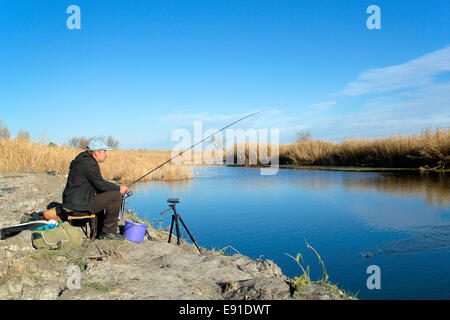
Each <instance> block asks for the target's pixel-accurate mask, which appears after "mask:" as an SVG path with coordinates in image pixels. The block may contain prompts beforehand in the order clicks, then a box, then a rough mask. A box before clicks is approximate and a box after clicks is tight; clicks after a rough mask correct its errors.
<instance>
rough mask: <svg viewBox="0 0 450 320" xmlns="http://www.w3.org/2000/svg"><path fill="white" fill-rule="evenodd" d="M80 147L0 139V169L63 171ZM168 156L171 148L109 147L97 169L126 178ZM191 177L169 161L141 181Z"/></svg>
mask: <svg viewBox="0 0 450 320" xmlns="http://www.w3.org/2000/svg"><path fill="white" fill-rule="evenodd" d="M82 151H83V150H81V149H74V148H70V147H66V146H56V145H53V146H49V145H47V144H43V143H38V142H32V141H29V140H28V139H21V138H16V139H1V140H0V171H9V172H24V171H34V172H50V171H56V172H58V173H59V174H63V175H65V174H68V172H69V166H70V162H71V161H72V160H73V159H74V158H75V157H76V156H77V155H78V154H79V153H80V152H82ZM170 157H171V152H170V151H147V150H140V151H136V150H112V151H108V153H107V159H106V161H104V162H103V163H101V164H100V170H101V172H102V175H103V177H104V178H105V179H108V180H115V181H120V182H129V181H132V180H135V179H137V178H139V177H141V176H143V175H144V174H146V173H147V172H149V171H150V170H151V169H153V168H154V167H156V166H157V165H159V164H161V163H162V162H164V161H166V160H168V159H169V158H170ZM192 177H193V173H192V169H191V168H189V167H184V166H179V165H174V164H171V163H168V164H167V165H165V166H164V167H162V168H161V169H159V170H156V171H155V172H154V173H152V174H150V175H148V176H147V177H145V178H144V179H143V180H142V181H149V180H165V181H171V180H183V179H190V178H192Z"/></svg>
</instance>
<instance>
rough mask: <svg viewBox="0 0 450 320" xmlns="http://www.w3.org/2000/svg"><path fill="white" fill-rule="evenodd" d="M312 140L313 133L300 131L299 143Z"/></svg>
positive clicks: (298, 133) (298, 135)
mask: <svg viewBox="0 0 450 320" xmlns="http://www.w3.org/2000/svg"><path fill="white" fill-rule="evenodd" d="M308 140H311V132H310V131H308V130H300V131H298V132H297V142H300V141H308Z"/></svg>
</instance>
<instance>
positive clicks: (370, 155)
mask: <svg viewBox="0 0 450 320" xmlns="http://www.w3.org/2000/svg"><path fill="white" fill-rule="evenodd" d="M273 147H274V146H268V147H267V146H266V145H258V144H251V143H245V144H238V145H235V146H234V150H232V149H230V150H228V151H227V152H228V153H230V152H233V151H234V159H235V162H234V163H237V164H245V165H250V164H255V165H261V164H264V161H261V160H264V159H260V156H259V155H260V152H259V150H260V148H263V149H262V154H265V153H266V151H265V150H266V148H267V150H268V152H267V153H268V155H269V156H270V154H271V149H273ZM238 150H242V151H241V152H238ZM242 155H245V156H242ZM243 158H244V159H243ZM252 159H253V161H252ZM279 163H280V164H281V165H285V166H293V167H302V166H303V167H305V166H322V167H324V166H326V167H330V168H333V167H334V168H335V169H336V168H337V167H353V169H352V170H356V168H368V169H369V168H372V169H374V168H403V169H410V168H416V169H417V168H420V167H422V168H424V169H428V168H432V169H435V170H444V169H448V168H449V166H450V129H449V128H437V129H435V130H434V131H432V130H431V129H427V130H424V131H422V132H421V133H419V134H411V135H396V136H389V137H385V138H376V139H347V140H344V141H342V142H340V143H337V142H330V141H326V140H300V141H296V142H294V143H290V144H285V145H280V146H279Z"/></svg>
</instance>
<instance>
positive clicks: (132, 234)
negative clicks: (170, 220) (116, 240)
mask: <svg viewBox="0 0 450 320" xmlns="http://www.w3.org/2000/svg"><path fill="white" fill-rule="evenodd" d="M146 232H147V226H146V225H145V224H142V223H137V222H134V221H125V227H124V232H123V234H124V236H125V237H127V240H129V241H133V242H142V241H143V240H144V237H145V233H146Z"/></svg>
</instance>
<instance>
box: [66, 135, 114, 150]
mask: <svg viewBox="0 0 450 320" xmlns="http://www.w3.org/2000/svg"><path fill="white" fill-rule="evenodd" d="M94 139H100V140H102V141H103V142H104V143H105V144H106V145H107V146H109V147H111V148H113V149H117V148H118V146H119V140H116V139H114V138H113V137H112V136H109V137H108V138H105V137H103V136H98V137H89V138H86V137H73V138H70V139H69V141H68V142H67V144H68V145H69V147H72V148H77V149H86V148H87V147H88V145H89V143H90V142H91V141H92V140H94Z"/></svg>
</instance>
